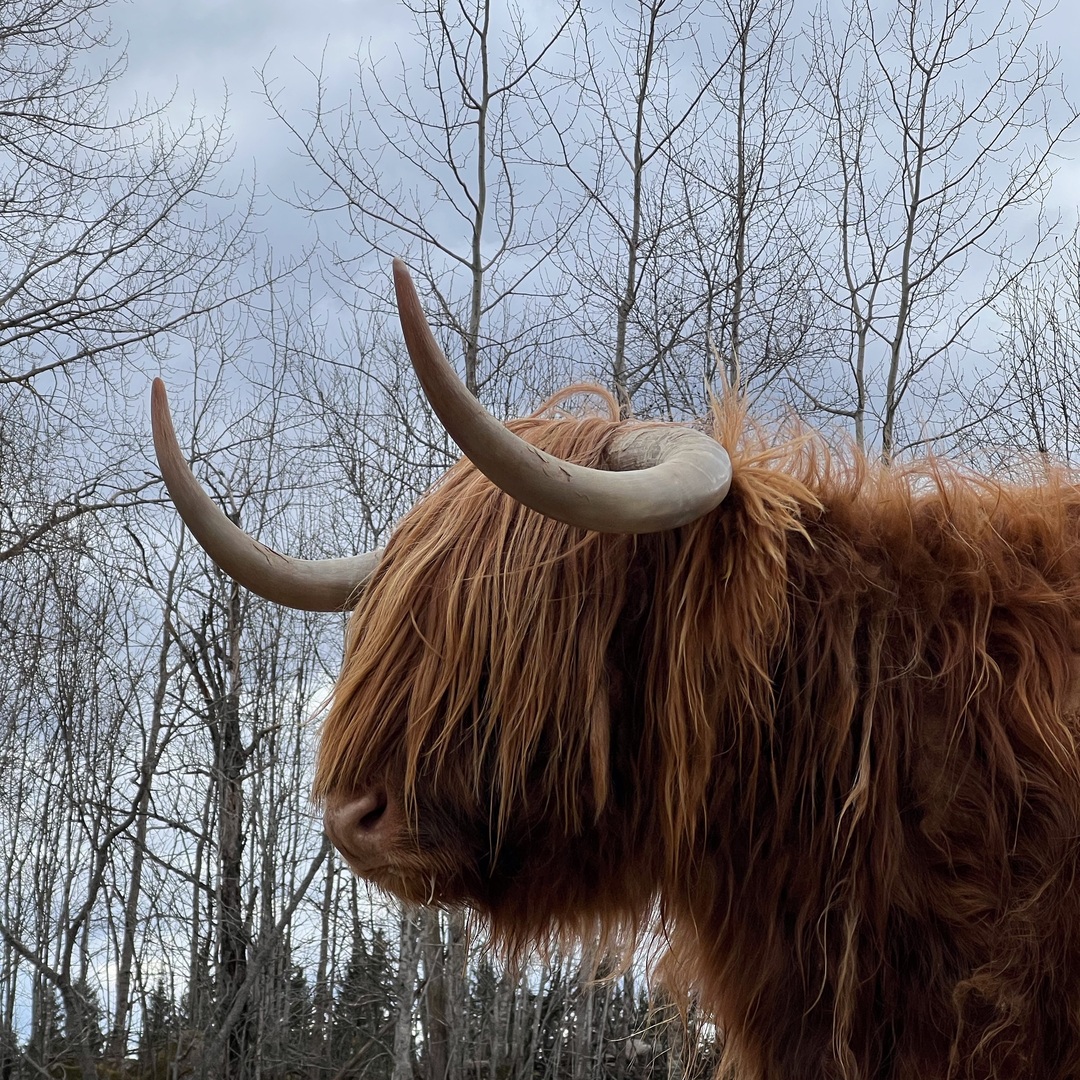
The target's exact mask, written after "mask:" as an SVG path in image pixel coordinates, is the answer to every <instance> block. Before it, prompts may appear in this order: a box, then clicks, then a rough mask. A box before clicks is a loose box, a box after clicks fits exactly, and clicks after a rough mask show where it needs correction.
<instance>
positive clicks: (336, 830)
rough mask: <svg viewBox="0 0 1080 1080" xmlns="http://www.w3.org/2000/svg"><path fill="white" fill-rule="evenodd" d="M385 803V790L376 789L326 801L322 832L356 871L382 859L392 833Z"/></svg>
mask: <svg viewBox="0 0 1080 1080" xmlns="http://www.w3.org/2000/svg"><path fill="white" fill-rule="evenodd" d="M389 805H390V802H389V799H388V798H387V796H386V792H385V791H382V790H380V789H373V790H371V791H365V792H362V793H360V794H351V795H346V796H340V797H338V796H331V797H330V798H329V799H328V800H327V803H326V809H325V811H324V812H323V824H324V826H325V828H326V835H327V836H329V837H330V840H331V842H332V843H333V845H334V847H336V848H337V849H338V850H339V851H340V852H341V853H342V854H343V855H344V856H345V857H346V858H347V859H348V860H349V863H350V865H351V866H352V867H353V869H354V870H356V871H357V872H359V873H363V872H364V871H365V870H374V869H377V868H378V867H380V866H382V865H384V864H385V862H386V848H387V845H388V843H389V842H390V840H391V833H392V832H393V828H392V824H391V822H390V820H389V819H390V818H391V817H392V816H393V815H392V814H390V813H388V808H389Z"/></svg>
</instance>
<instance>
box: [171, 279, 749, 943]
mask: <svg viewBox="0 0 1080 1080" xmlns="http://www.w3.org/2000/svg"><path fill="white" fill-rule="evenodd" d="M394 276H395V285H396V289H397V295H398V304H399V311H400V316H401V323H402V329H403V332H404V337H405V342H406V345H407V348H408V350H409V354H410V356H411V358H412V361H413V365H414V367H415V369H416V372H417V375H418V377H419V379H420V381H421V384H422V385H423V387H424V389H425V392H426V393H427V395H428V397H429V400H430V401H431V403H432V406H433V408H434V409H435V411H436V413H437V414H438V415H439V417H440V418H441V419H442V421H443V423H444V424H445V425H446V427H447V430H448V431H449V432H450V434H451V435H452V436H453V437H454V439H455V441H456V442H457V443H458V445H459V446H460V447H461V448H462V450H463V451H464V453H465V454H466V457H465V458H464V459H463V460H462V461H461V462H459V463H458V464H457V465H456V466H455V467H454V468H453V469H451V470H450V472H449V473H448V474H447V475H446V476H445V477H444V478H443V480H442V481H441V482H440V483H439V484H438V485H437V486H436V487H435V489H434V490H433V491H431V492H430V493H428V494H427V495H426V496H425V497H424V498H423V499H422V500H421V501H420V502H419V503H418V504H417V506H416V507H414V508H413V510H412V511H410V513H409V514H408V515H406V517H405V519H404V520H403V521H402V522H401V523H400V525H399V526H398V528H397V530H396V531H395V533H394V535H393V537H392V538H391V540H390V542H389V544H388V545H387V548H386V550H385V552H375V553H369V554H363V555H359V556H354V557H350V558H344V559H333V560H325V561H317V562H308V561H303V560H296V559H291V558H289V557H287V556H284V555H281V554H279V553H277V552H275V551H272V550H271V549H269V548H266V547H264V546H263V545H261V544H259V543H258V542H257V541H255V540H253V539H252V538H250V537H248V536H247V535H246V534H244V533H243V532H241V531H240V530H239V529H238V528H236V526H234V525H233V524H232V522H230V521H229V520H228V519H227V518H226V517H225V516H224V515H223V514H222V513H221V511H220V510H219V509H218V508H217V507H216V506H215V505H214V504H213V503H212V501H211V500H210V499H209V498H208V496H207V495H206V494H205V493H204V492H203V491H202V489H201V488H200V487H199V485H198V484H197V482H196V481H195V479H194V477H193V476H192V475H191V472H190V470H189V469H188V467H187V465H186V462H185V461H184V458H183V456H182V454H181V452H180V450H179V447H178V445H177V442H176V437H175V434H174V432H173V428H172V423H171V420H170V417H169V413H168V407H167V404H166V398H165V392H164V387H163V386H162V385H161V383H160V380H158V381H157V382H156V383H155V386H154V395H153V408H152V413H153V421H154V439H155V446H156V448H157V453H158V460H159V463H160V466H161V471H162V475H163V477H164V479H165V482H166V485H167V486H168V489H169V491H170V493H171V495H172V497H173V500H174V502H175V504H176V506H177V508H178V510H179V511H180V513H181V515H182V516H183V518H184V520H185V522H186V523H187V524H188V526H189V527H190V529H191V530H192V532H193V533H194V534H195V536H196V538H197V539H198V540H199V542H200V543H201V544H202V545H203V547H204V548H205V549H206V550H207V552H208V553H209V554H210V555H211V556H212V557H213V558H214V560H215V561H216V562H217V563H218V564H219V565H220V566H221V567H222V568H223V569H224V570H225V571H226V572H227V573H229V574H230V575H232V576H233V577H234V578H236V579H237V580H238V581H239V582H240V583H241V584H243V585H245V586H247V587H248V588H250V589H252V590H253V591H255V592H257V593H259V594H260V595H262V596H264V597H267V598H269V599H271V600H273V601H277V602H280V603H284V604H287V605H290V606H293V607H298V608H303V609H308V610H341V609H346V608H350V607H352V608H355V611H354V614H353V617H352V621H351V624H350V629H349V637H348V643H347V648H346V655H345V660H344V664H343V667H342V672H341V675H340V677H339V680H338V682H337V685H336V687H335V690H334V695H333V704H332V707H331V710H330V713H329V715H328V718H327V721H326V725H325V729H324V731H323V734H322V738H321V744H320V751H319V759H318V767H317V772H316V780H315V794H316V797H317V798H318V799H319V800H320V801H321V802H322V804H323V805H324V807H325V822H326V830H327V833H328V834H329V836H330V838H331V839H332V841H333V842H334V844H335V845H336V846H337V848H338V849H339V850H340V851H341V853H342V855H343V856H344V857H345V859H346V860H347V861H348V863H349V864H350V866H352V868H353V869H354V870H355V871H356V872H357V873H358V874H361V875H363V876H364V877H367V878H369V879H371V880H372V881H374V882H376V883H377V884H379V885H381V886H383V887H385V888H386V889H388V890H390V891H391V892H394V893H396V894H398V895H400V896H402V897H404V898H407V899H409V900H413V901H419V902H440V903H459V902H464V903H467V904H469V905H471V906H474V907H476V908H479V909H481V910H482V911H485V912H487V913H488V914H489V915H491V916H492V918H493V919H494V920H495V922H496V923H499V922H500V921H501V922H502V923H504V924H505V925H507V926H513V927H515V928H518V929H519V930H520V932H521V934H522V935H523V936H525V935H530V934H535V932H537V931H538V930H540V929H541V928H543V927H545V926H546V927H548V928H550V927H552V926H557V925H560V924H562V925H565V926H569V925H570V924H572V923H576V924H580V923H581V921H582V919H588V918H590V917H591V916H594V915H596V914H598V912H599V909H600V908H603V909H604V911H605V914H606V915H607V917H608V921H610V917H611V915H612V908H617V909H618V911H617V912H616V915H617V916H618V917H624V918H626V919H634V918H639V917H641V912H642V911H643V909H644V908H646V907H647V902H648V896H649V894H650V892H651V891H652V889H653V884H652V882H651V881H650V875H649V874H648V873H647V872H644V870H643V866H642V852H643V851H645V850H648V849H649V847H650V843H651V838H652V836H653V835H654V833H655V830H656V827H657V825H656V822H655V821H653V820H650V819H649V812H650V811H649V810H647V809H646V808H647V807H655V806H656V805H658V804H660V805H663V804H664V803H665V802H666V803H668V804H669V805H670V804H671V802H672V801H673V800H674V799H676V797H677V796H676V793H674V792H672V791H666V792H665V791H660V790H658V791H656V792H652V793H646V792H643V791H642V790H641V783H642V780H641V778H642V777H643V776H653V777H655V783H656V784H657V785H659V786H662V785H665V784H668V785H669V786H670V784H671V781H672V778H671V777H670V775H665V771H664V770H663V769H662V768H653V767H652V766H653V765H656V760H653V759H659V758H660V757H663V756H664V754H665V753H668V754H670V753H671V752H672V751H673V750H674V751H677V750H678V749H679V748H678V747H675V748H672V747H667V748H664V747H662V746H660V745H657V740H658V739H659V736H657V735H655V733H653V734H652V735H648V734H647V733H646V730H645V724H644V721H643V718H642V717H641V716H640V715H639V712H640V702H641V701H643V700H644V698H645V693H644V687H643V686H640V685H638V683H639V682H643V681H644V680H646V679H647V678H656V677H658V676H657V674H656V673H655V672H653V673H652V674H651V675H647V674H646V672H647V671H648V670H649V664H648V662H647V661H646V654H647V653H648V652H649V650H650V649H651V648H653V647H654V643H653V642H651V641H650V640H648V637H649V634H650V633H659V632H660V631H650V629H649V626H650V625H651V622H650V619H649V618H648V617H647V614H648V612H647V609H648V606H649V604H650V602H651V601H650V595H651V590H652V588H653V585H654V582H653V581H652V576H653V574H654V572H657V563H658V558H657V552H658V550H659V549H660V548H662V547H663V546H664V544H665V543H666V542H667V538H668V537H669V535H670V530H674V529H676V528H677V527H678V526H681V525H684V524H686V523H688V522H692V521H694V520H696V519H699V518H701V517H702V515H704V514H706V513H707V512H708V511H709V510H711V509H712V508H714V507H715V506H717V505H718V504H719V503H720V502H721V500H723V498H724V496H725V495H726V493H727V491H728V488H729V485H730V480H731V470H730V462H729V459H728V456H727V454H726V453H725V451H724V450H723V449H722V447H721V446H720V445H719V444H718V443H717V442H716V441H714V440H713V439H711V438H709V437H708V436H706V435H703V434H701V433H699V432H696V431H692V430H690V429H687V428H684V427H681V426H676V425H657V424H653V425H643V424H621V423H618V422H615V421H613V420H603V419H598V418H592V419H584V420H539V419H531V420H523V421H516V422H514V423H512V424H510V425H507V426H504V425H502V424H501V423H499V422H498V421H497V420H495V419H494V418H493V417H491V416H490V415H489V414H487V413H486V412H485V411H484V410H483V409H482V407H481V406H480V405H479V404H478V403H477V402H476V401H475V399H473V398H472V396H471V395H470V394H469V393H468V392H467V391H466V389H465V388H464V386H463V385H462V384H461V383H460V381H459V380H458V379H457V377H456V376H455V375H454V373H453V371H452V369H451V367H450V365H449V363H448V361H447V360H446V358H445V356H444V355H443V354H442V352H441V350H440V349H439V348H438V346H437V345H436V343H435V340H434V338H433V336H432V334H431V331H430V329H429V328H428V326H427V323H426V321H425V319H424V317H423V314H422V311H421V309H420V304H419V300H418V298H417V295H416V292H415V290H414V288H413V286H412V282H411V280H410V278H409V275H408V272H407V271H406V269H405V267H404V265H403V264H402V263H400V262H399V261H396V262H395V265H394ZM615 724H617V731H618V737H617V738H613V737H612V731H613V725H615ZM660 741H662V740H660ZM646 796H648V797H646ZM631 847H632V848H633V849H634V857H633V858H631V857H629V855H630V851H629V850H628V849H629V848H631ZM652 847H654V848H657V850H659V845H657V844H655V843H652Z"/></svg>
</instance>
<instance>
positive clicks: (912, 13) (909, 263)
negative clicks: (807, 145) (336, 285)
mask: <svg viewBox="0 0 1080 1080" xmlns="http://www.w3.org/2000/svg"><path fill="white" fill-rule="evenodd" d="M1039 18H1040V12H1039V8H1038V7H1037V6H1036V7H1025V8H1024V9H1023V10H1022V11H1019V9H1016V8H1012V7H1011V8H1008V9H1007V10H1006V9H1002V10H1001V12H1000V13H997V14H995V15H985V14H983V12H982V10H981V5H979V4H978V3H976V2H975V0H944V2H941V0H935V2H929V0H901V2H900V3H897V4H895V5H891V6H887V7H881V6H880V5H875V4H873V3H871V2H869V0H851V3H850V4H849V6H848V19H847V23H846V25H844V26H843V27H842V29H841V30H840V31H839V32H838V31H837V30H836V29H835V27H836V22H835V19H834V17H833V13H832V11H831V10H830V9H829V8H828V7H826V6H822V7H821V8H819V10H818V12H817V14H816V16H815V17H814V19H813V21H812V24H811V28H810V33H809V42H810V54H809V58H808V63H809V65H810V69H811V85H812V86H813V88H814V90H813V92H812V93H811V94H809V95H808V96H807V99H806V103H807V106H808V107H809V108H812V109H813V110H815V112H816V113H817V116H818V119H819V122H820V125H821V131H822V136H823V139H824V140H825V153H824V158H823V160H824V162H825V166H824V169H823V172H822V174H821V176H820V178H819V179H818V180H817V181H816V184H817V187H818V190H819V192H820V198H821V199H822V204H823V205H827V206H828V208H829V218H830V220H829V221H828V223H827V224H828V226H829V228H830V230H831V235H832V236H833V237H834V238H835V240H834V246H835V253H836V254H835V258H834V259H833V260H832V261H831V266H830V269H829V272H828V273H827V274H826V277H825V282H824V285H825V289H826V295H829V296H831V297H832V298H833V300H834V301H835V303H836V304H837V314H838V316H839V321H838V323H837V331H838V334H839V335H840V337H839V341H840V342H842V343H843V347H842V349H840V351H839V352H838V354H837V360H838V363H839V364H840V365H841V370H843V371H844V372H845V373H846V379H845V381H844V382H843V383H842V384H841V385H840V387H839V389H835V390H834V389H832V388H826V387H825V386H818V387H805V389H806V392H807V395H808V396H809V398H810V400H811V402H812V403H813V404H814V405H815V406H816V407H819V408H821V409H824V410H825V411H826V412H829V413H832V414H833V415H837V416H841V417H844V418H846V419H847V420H850V422H851V423H852V425H853V427H854V432H855V437H856V440H857V441H858V442H859V444H860V445H862V446H867V447H869V446H871V445H872V444H876V445H877V446H878V449H879V450H880V453H881V455H882V456H883V457H885V458H889V457H891V456H892V455H893V454H894V453H895V452H896V451H897V449H898V448H899V447H900V446H901V445H902V442H901V441H900V440H901V438H902V437H901V428H900V427H899V424H900V419H901V406H902V405H903V403H904V402H905V399H907V398H908V397H909V396H910V395H911V394H912V392H913V391H914V390H916V388H917V386H918V385H919V383H920V381H923V382H924V383H926V385H927V386H928V387H929V388H930V392H932V393H933V392H936V390H937V388H938V386H939V385H940V381H941V379H942V373H943V371H944V370H945V368H946V366H947V365H949V364H950V363H952V362H955V361H957V360H958V354H959V353H962V352H967V353H973V354H975V355H977V354H978V353H979V351H980V348H982V350H983V351H985V350H986V349H987V348H988V343H987V342H986V341H985V338H982V339H981V338H980V331H981V330H982V326H983V317H984V316H985V315H987V314H988V313H990V312H991V310H992V308H993V306H994V305H995V303H996V302H997V301H998V300H999V298H1001V297H1002V296H1003V295H1004V294H1005V293H1006V291H1007V290H1008V288H1009V287H1010V285H1011V284H1012V283H1014V282H1016V281H1017V280H1018V279H1019V278H1020V276H1021V275H1022V274H1023V273H1024V271H1025V270H1027V269H1028V268H1029V267H1032V266H1033V265H1036V264H1037V263H1038V262H1039V261H1040V260H1042V259H1045V258H1047V257H1048V256H1049V255H1050V254H1052V253H1053V251H1054V250H1055V248H1056V245H1057V240H1056V228H1055V227H1056V225H1057V223H1056V222H1055V221H1052V220H1049V219H1048V218H1047V217H1045V216H1044V214H1043V213H1042V210H1043V207H1044V203H1045V198H1046V195H1047V192H1048V191H1049V187H1050V182H1051V178H1052V164H1053V160H1054V157H1055V155H1056V154H1057V153H1058V151H1059V150H1060V148H1061V146H1062V143H1063V140H1064V139H1065V138H1066V136H1067V135H1068V134H1069V132H1070V131H1071V130H1072V129H1073V127H1074V125H1075V123H1076V120H1077V115H1078V114H1077V111H1076V109H1075V107H1074V106H1073V105H1072V104H1071V103H1070V101H1069V100H1068V98H1067V97H1066V94H1065V92H1064V89H1063V87H1062V84H1061V81H1060V75H1059V72H1058V68H1057V61H1056V60H1055V59H1054V58H1053V57H1052V56H1051V55H1049V54H1048V53H1047V52H1046V50H1045V48H1043V47H1040V46H1038V45H1037V44H1035V40H1034V39H1035V33H1036V29H1037V27H1038V25H1039ZM834 374H835V372H834ZM927 380H928V382H927ZM917 420H918V418H916V424H917ZM919 434H921V432H919V430H918V428H917V427H916V430H915V432H914V437H917V436H918V435H919Z"/></svg>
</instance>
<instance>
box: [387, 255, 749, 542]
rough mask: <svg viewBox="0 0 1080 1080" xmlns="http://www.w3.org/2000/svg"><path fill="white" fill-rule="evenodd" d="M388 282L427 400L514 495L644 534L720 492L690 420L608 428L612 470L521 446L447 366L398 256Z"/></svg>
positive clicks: (684, 518)
mask: <svg viewBox="0 0 1080 1080" xmlns="http://www.w3.org/2000/svg"><path fill="white" fill-rule="evenodd" d="M394 288H395V290H396V291H397V301H398V316H399V318H400V319H401V330H402V333H403V334H404V336H405V345H406V348H407V349H408V350H409V356H410V357H411V359H412V363H413V367H414V368H415V369H416V374H417V377H418V378H419V379H420V383H421V385H422V386H423V388H424V393H425V394H426V395H427V397H428V400H429V401H430V402H431V407H432V408H433V409H434V410H435V412H436V414H437V415H438V417H439V419H440V420H441V421H442V422H443V424H444V426H445V427H446V430H447V431H448V432H449V433H450V435H451V437H452V438H453V439H454V441H455V442H456V443H457V444H458V446H459V447H460V448H461V450H462V452H463V453H464V454H465V455H466V456H467V457H468V458H469V460H470V461H471V462H472V463H473V464H474V465H475V466H476V467H477V468H478V469H479V470H480V471H481V472H482V473H483V474H484V475H485V476H486V477H487V478H488V479H489V480H491V481H492V483H494V484H496V485H497V486H498V487H500V488H502V489H503V491H505V492H506V493H507V494H508V495H511V496H513V497H514V498H515V499H517V500H518V501H519V502H521V503H524V504H525V505H526V506H528V507H530V508H531V509H533V510H536V511H538V512H539V513H541V514H544V515H546V516H547V517H552V518H555V519H557V520H558V521H564V522H566V523H567V524H568V525H578V526H580V527H581V528H583V529H594V530H595V531H597V532H608V533H647V532H660V531H661V530H663V529H672V528H675V527H676V526H678V525H685V524H686V523H687V522H689V521H694V520H695V519H696V518H699V517H701V516H702V515H703V514H706V513H708V512H709V511H710V510H712V509H713V508H714V507H716V506H719V504H720V503H721V502H722V501H723V499H724V496H725V495H727V493H728V489H729V488H730V486H731V460H730V458H729V457H728V455H727V452H726V451H725V450H724V448H723V447H722V446H721V445H720V444H719V443H717V442H716V441H715V440H714V439H710V438H709V437H708V436H707V435H705V434H703V433H702V432H699V431H692V430H690V429H689V428H680V427H675V426H668V427H662V426H657V427H639V428H634V429H632V430H630V431H627V432H625V433H623V434H620V435H617V436H616V437H615V439H613V440H612V443H611V445H610V447H609V448H608V453H607V464H608V466H609V468H610V469H611V470H614V471H607V470H604V469H589V468H584V467H582V466H580V465H573V464H571V463H570V462H566V461H561V460H559V459H558V458H556V457H552V456H551V455H550V454H547V453H545V452H544V451H543V450H540V449H538V448H537V447H535V446H532V445H530V444H529V443H527V442H526V441H525V440H524V439H521V438H519V437H518V436H517V435H515V434H514V433H513V432H511V431H508V430H507V429H506V428H505V427H504V426H503V425H502V424H500V423H499V421H498V420H496V419H495V417H493V416H492V415H491V414H490V413H488V412H487V411H485V409H484V408H483V406H482V405H481V404H480V403H479V402H478V401H477V400H476V399H475V398H474V397H473V396H472V394H470V393H469V391H468V390H467V389H466V388H465V386H464V385H463V384H462V382H461V380H460V379H459V378H458V377H457V375H456V374H455V373H454V369H453V368H452V367H451V366H450V362H449V361H448V360H447V359H446V356H445V355H444V354H443V351H442V349H440V348H439V345H438V343H437V342H436V341H435V337H434V335H433V334H432V333H431V328H430V327H429V326H428V323H427V319H426V318H425V317H424V312H423V309H422V308H421V306H420V298H419V297H418V296H417V294H416V288H415V287H414V286H413V282H412V278H411V277H410V275H409V271H408V268H407V267H406V266H405V263H404V262H402V260H401V259H395V260H394Z"/></svg>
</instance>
